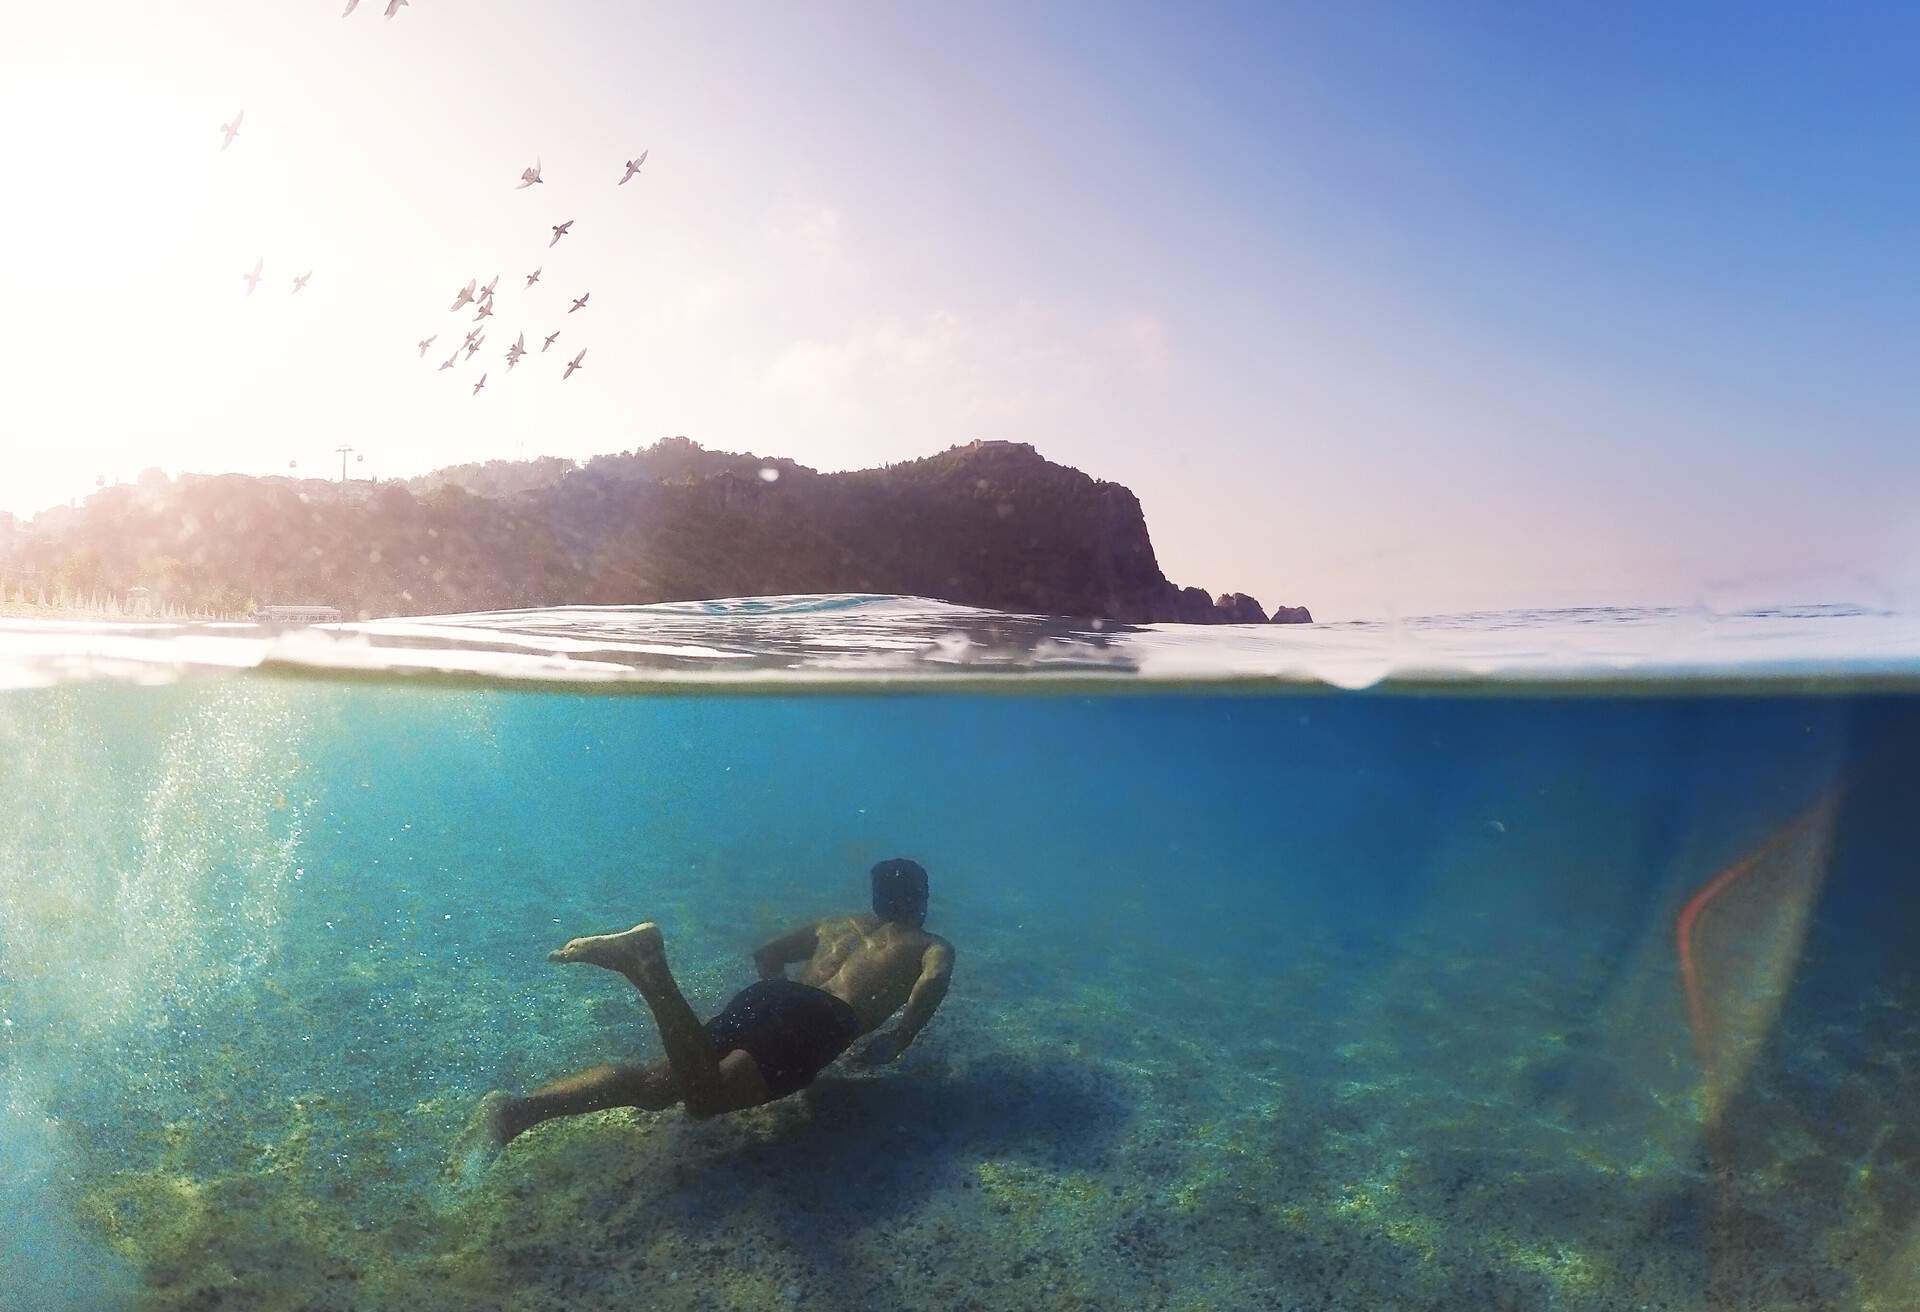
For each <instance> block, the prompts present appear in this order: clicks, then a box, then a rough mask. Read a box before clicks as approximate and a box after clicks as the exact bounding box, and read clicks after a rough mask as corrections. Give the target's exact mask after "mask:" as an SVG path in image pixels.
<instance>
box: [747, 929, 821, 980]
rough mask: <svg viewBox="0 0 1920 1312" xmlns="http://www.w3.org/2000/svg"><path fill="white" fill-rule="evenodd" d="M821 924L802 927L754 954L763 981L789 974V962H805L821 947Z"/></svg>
mask: <svg viewBox="0 0 1920 1312" xmlns="http://www.w3.org/2000/svg"><path fill="white" fill-rule="evenodd" d="M819 931H820V924H819V922H818V921H815V922H813V923H812V924H807V925H802V926H800V928H798V929H795V930H790V931H789V932H787V933H785V934H782V935H781V936H780V937H779V938H776V939H770V940H768V941H767V942H766V943H765V944H764V945H762V946H761V947H760V948H759V949H758V950H757V951H755V952H754V954H753V964H754V966H755V967H757V968H758V969H759V971H760V978H761V979H780V978H781V977H783V976H784V975H785V974H786V973H787V963H788V962H789V961H805V960H806V959H807V958H808V957H811V956H812V955H813V952H814V949H815V948H817V947H819V946H820V932H819Z"/></svg>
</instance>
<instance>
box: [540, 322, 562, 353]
mask: <svg viewBox="0 0 1920 1312" xmlns="http://www.w3.org/2000/svg"><path fill="white" fill-rule="evenodd" d="M559 335H560V330H559V329H558V328H555V329H554V330H553V331H552V332H551V333H549V334H547V340H546V342H545V343H544V344H543V345H542V346H541V347H540V350H541V352H542V354H544V353H545V352H546V349H547V347H549V346H552V345H553V339H554V338H556V337H558V336H559Z"/></svg>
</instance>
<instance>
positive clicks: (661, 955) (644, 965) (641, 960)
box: [547, 920, 666, 976]
mask: <svg viewBox="0 0 1920 1312" xmlns="http://www.w3.org/2000/svg"><path fill="white" fill-rule="evenodd" d="M547 960H548V961H552V962H557V963H559V964H562V965H565V964H568V963H571V962H576V961H584V962H586V963H587V964H588V965H590V966H604V967H605V968H606V969H608V970H617V971H619V972H620V973H621V974H622V975H628V976H631V975H634V974H636V973H642V972H651V971H654V970H657V969H659V968H660V967H662V966H663V965H664V964H665V962H666V948H665V947H664V946H663V945H662V943H661V940H660V927H659V926H658V925H656V924H654V923H653V922H652V921H651V920H649V921H647V922H646V923H645V924H641V925H635V926H634V927H633V928H632V929H629V930H627V931H626V932H624V933H620V934H596V935H594V936H592V937H590V938H576V939H574V940H572V941H571V942H569V943H568V944H567V945H566V946H565V947H563V948H560V949H559V950H557V951H554V952H549V953H548V954H547Z"/></svg>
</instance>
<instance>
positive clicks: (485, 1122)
mask: <svg viewBox="0 0 1920 1312" xmlns="http://www.w3.org/2000/svg"><path fill="white" fill-rule="evenodd" d="M512 1101H513V1099H512V1098H510V1097H509V1096H508V1095H506V1094H505V1093H502V1092H501V1091H500V1090H499V1089H495V1090H493V1092H491V1093H489V1094H487V1095H486V1097H484V1098H482V1099H481V1100H480V1102H479V1104H478V1105H476V1106H475V1107H474V1109H473V1115H471V1116H469V1117H468V1118H467V1124H466V1128H464V1129H462V1130H461V1131H460V1134H459V1136H458V1137H457V1138H455V1139H454V1141H453V1146H452V1147H451V1148H449V1149H448V1150H447V1164H446V1166H445V1168H444V1169H443V1170H442V1171H441V1172H440V1176H441V1180H442V1181H443V1182H444V1183H445V1184H446V1185H447V1186H448V1187H449V1188H451V1189H454V1190H456V1191H461V1190H466V1189H469V1188H471V1187H472V1186H473V1185H475V1184H476V1183H478V1182H479V1180H480V1178H481V1176H483V1175H484V1174H485V1173H486V1170H487V1168H488V1167H489V1166H491V1165H493V1161H494V1159H495V1158H496V1157H498V1156H499V1155H500V1150H501V1149H502V1148H505V1147H506V1146H507V1138H508V1136H507V1128H506V1122H505V1120H504V1119H503V1116H502V1113H504V1112H505V1110H506V1108H507V1104H509V1103H511V1102H512Z"/></svg>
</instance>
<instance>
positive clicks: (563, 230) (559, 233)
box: [547, 219, 573, 250]
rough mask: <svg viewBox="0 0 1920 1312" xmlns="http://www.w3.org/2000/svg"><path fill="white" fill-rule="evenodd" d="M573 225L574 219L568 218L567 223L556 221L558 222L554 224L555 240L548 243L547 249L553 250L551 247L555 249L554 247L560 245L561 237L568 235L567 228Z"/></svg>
mask: <svg viewBox="0 0 1920 1312" xmlns="http://www.w3.org/2000/svg"><path fill="white" fill-rule="evenodd" d="M572 226H573V220H572V219H568V220H567V221H566V222H565V223H556V224H554V225H553V240H552V241H550V242H548V243H547V249H549V250H551V249H553V248H554V247H555V246H558V245H559V244H560V239H561V238H562V237H564V236H566V235H567V229H568V228H571V227H572Z"/></svg>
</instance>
